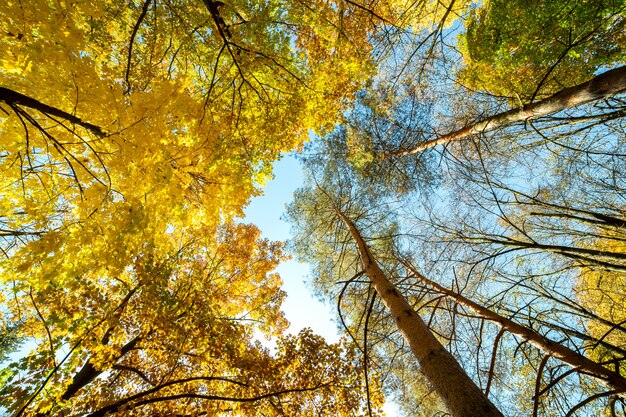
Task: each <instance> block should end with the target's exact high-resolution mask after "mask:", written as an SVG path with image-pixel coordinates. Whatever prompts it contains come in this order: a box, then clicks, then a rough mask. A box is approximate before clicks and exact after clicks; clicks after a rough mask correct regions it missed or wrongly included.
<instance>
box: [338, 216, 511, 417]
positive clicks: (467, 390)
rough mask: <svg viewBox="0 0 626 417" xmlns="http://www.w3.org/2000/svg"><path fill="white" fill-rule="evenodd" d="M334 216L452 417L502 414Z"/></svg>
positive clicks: (364, 247) (353, 233)
mask: <svg viewBox="0 0 626 417" xmlns="http://www.w3.org/2000/svg"><path fill="white" fill-rule="evenodd" d="M335 211H336V213H337V215H338V216H339V217H340V218H341V220H342V221H343V222H344V223H345V225H346V226H347V227H348V229H349V230H350V235H351V236H352V239H353V240H354V242H355V243H356V245H357V248H358V251H359V254H360V256H361V261H362V263H363V268H364V270H365V273H366V275H367V276H368V277H369V279H370V281H371V283H372V285H373V286H374V288H375V290H376V293H377V294H378V296H379V297H380V298H381V299H382V300H383V303H384V304H385V306H386V307H387V309H388V310H389V312H390V313H391V315H392V316H393V318H394V320H395V322H396V325H397V326H398V329H399V330H400V332H401V333H402V335H403V336H404V338H405V340H406V341H407V342H408V344H409V346H410V348H411V351H412V352H413V354H414V355H415V357H416V358H417V360H418V362H419V364H420V367H421V369H422V372H423V374H424V376H425V377H426V378H427V379H428V381H429V382H430V384H431V385H432V386H433V388H434V389H435V390H436V391H437V392H438V393H439V395H440V396H441V398H442V400H443V401H444V403H445V404H446V406H447V407H448V410H449V411H450V413H452V415H453V416H455V417H479V416H480V417H502V416H503V415H502V413H500V411H499V410H498V409H497V408H496V407H495V406H494V405H493V404H492V403H491V401H489V399H488V398H487V396H486V395H485V394H484V393H483V392H482V391H481V389H480V388H479V387H478V386H477V385H476V384H475V383H474V381H472V379H471V378H470V377H469V376H468V375H467V373H465V371H464V370H463V368H462V367H461V366H460V365H459V363H458V362H457V361H456V359H455V358H454V357H453V356H452V355H451V354H450V353H449V352H448V351H447V350H446V349H445V348H444V347H443V346H442V345H441V343H440V342H439V341H438V340H437V338H435V336H434V335H433V334H432V332H431V331H430V330H429V329H428V326H426V323H424V321H423V320H422V319H421V318H420V316H419V315H418V314H417V313H416V312H415V310H414V309H413V308H412V307H411V305H410V304H409V303H408V302H407V300H406V299H405V298H404V297H403V296H402V295H401V294H400V293H399V292H398V290H397V289H396V288H395V286H394V285H393V284H392V283H391V282H390V281H389V279H388V278H387V276H386V275H385V273H384V272H383V271H382V269H381V268H380V266H378V263H377V262H376V260H375V259H374V257H373V256H372V255H371V253H370V249H369V247H368V245H367V243H366V242H365V241H364V240H363V238H362V237H361V234H360V233H359V231H358V229H357V228H356V226H355V225H354V223H352V221H351V220H350V219H348V218H347V217H346V216H345V215H344V214H343V213H342V212H341V211H339V210H335Z"/></svg>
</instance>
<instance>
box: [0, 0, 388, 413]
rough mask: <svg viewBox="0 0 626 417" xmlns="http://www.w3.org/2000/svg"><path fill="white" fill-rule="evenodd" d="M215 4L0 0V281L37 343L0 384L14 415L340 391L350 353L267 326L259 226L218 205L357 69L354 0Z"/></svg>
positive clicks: (325, 118)
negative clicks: (258, 336) (257, 335)
mask: <svg viewBox="0 0 626 417" xmlns="http://www.w3.org/2000/svg"><path fill="white" fill-rule="evenodd" d="M217 3H218V2H211V1H206V2H203V1H201V0H171V1H167V2H157V1H150V0H145V1H142V2H138V3H137V2H134V1H128V2H118V1H110V0H100V1H95V2H94V1H86V0H77V1H72V2H66V1H48V0H33V1H28V2H20V1H13V0H10V1H5V2H1V4H0V49H1V50H2V51H3V54H2V56H0V87H1V88H2V90H0V143H2V148H1V149H2V150H1V151H0V190H1V193H0V229H1V230H2V233H0V239H2V241H1V242H0V248H1V249H2V251H3V258H2V260H1V261H0V285H1V286H2V288H3V290H4V292H5V293H6V297H5V299H4V302H3V311H6V312H7V317H8V319H9V320H12V321H14V322H19V323H20V324H21V336H23V337H24V338H26V339H29V340H34V341H36V343H37V347H36V348H35V349H34V350H33V351H32V352H31V353H30V354H29V355H28V356H27V357H25V358H24V359H23V360H21V361H20V362H19V363H17V364H15V365H14V366H12V367H11V375H10V377H9V381H10V383H8V384H7V385H6V386H5V387H4V389H3V391H2V397H3V402H2V403H1V404H0V405H2V406H4V407H8V408H9V409H10V410H11V411H14V412H16V414H17V415H29V414H37V413H39V414H43V415H46V414H58V413H63V414H64V415H72V414H76V415H84V414H89V413H94V415H99V414H97V413H98V412H100V413H104V411H103V410H105V411H106V410H108V411H109V412H112V413H115V412H123V413H124V414H125V415H131V414H132V413H135V414H136V415H145V413H148V414H151V413H152V414H154V415H171V414H185V413H197V412H199V410H202V411H204V412H206V413H207V414H209V415H214V414H219V413H220V412H224V413H232V412H234V413H235V414H237V415H279V414H280V415H282V414H281V413H287V414H292V413H300V414H301V415H313V414H315V415H317V414H324V413H326V414H327V415H329V414H328V413H329V411H328V410H333V411H332V413H333V415H340V414H342V413H343V414H345V415H354V414H356V413H358V412H359V410H360V408H361V406H362V390H361V388H362V387H361V386H360V383H359V382H358V380H357V379H356V377H357V372H356V371H355V369H354V363H353V362H354V360H353V359H352V356H351V355H352V354H351V353H350V352H348V351H346V350H345V349H344V348H343V347H341V346H338V345H328V344H326V343H325V342H324V341H323V340H321V339H319V338H316V337H315V336H313V335H311V334H309V333H306V332H305V333H304V334H302V335H300V336H298V337H297V338H287V339H285V338H284V337H283V336H281V335H282V332H283V330H284V328H285V324H286V321H285V318H284V317H283V315H282V313H281V312H280V304H281V300H282V298H283V296H284V295H283V293H282V292H281V290H280V278H279V277H278V276H277V275H275V274H273V273H272V272H271V271H272V270H273V269H274V267H275V266H276V264H277V262H278V261H279V260H280V259H281V257H282V253H281V246H280V245H279V244H275V243H270V242H267V241H265V240H263V239H261V238H260V237H259V232H258V230H257V229H256V228H255V227H254V226H248V225H241V224H237V223H236V222H235V221H234V219H235V218H236V217H237V216H241V215H242V212H243V207H244V206H245V205H246V204H247V202H248V201H249V199H250V198H251V197H252V196H254V195H256V194H258V193H259V189H258V187H259V185H260V184H262V183H263V181H264V180H266V179H267V178H268V177H269V175H270V173H271V162H272V161H274V160H276V159H277V158H278V157H279V156H280V154H281V152H284V151H286V150H292V149H295V148H297V147H298V146H299V145H300V144H301V143H302V142H303V141H304V140H306V139H307V138H308V134H309V131H310V130H312V129H313V130H320V129H324V128H328V127H330V126H332V125H333V124H334V123H335V121H336V120H338V118H339V116H340V114H341V111H342V110H343V108H344V107H345V105H346V103H347V102H348V100H349V99H350V98H351V97H352V95H353V93H354V92H355V91H356V90H357V89H358V88H360V86H361V85H362V84H363V82H364V80H365V79H366V78H367V76H369V75H370V74H371V72H372V65H371V63H370V61H369V51H370V50H371V46H370V45H369V31H368V29H367V28H368V27H369V26H368V24H366V23H367V22H369V19H370V15H369V14H368V13H367V12H366V11H364V10H362V9H361V8H358V7H350V8H347V7H346V4H345V3H344V2H333V1H327V2H323V1H322V2H313V3H312V4H310V5H309V4H304V3H301V2H293V3H291V2H287V3H285V2H279V1H276V2H261V3H251V2H244V1H235V2H230V3H229V4H228V5H222V6H220V7H218V5H217ZM209 6H212V7H214V8H217V9H218V12H217V13H218V14H215V12H211V11H210V10H209V9H210V7H209ZM7 89H9V90H11V91H13V92H16V93H19V94H23V95H25V96H28V98H29V100H30V102H29V103H25V102H24V101H23V100H22V101H19V100H18V101H15V100H14V99H13V98H11V97H10V95H9V94H8V93H7V92H6V91H8V90H7ZM33 103H35V104H33ZM50 107H52V108H54V109H56V110H52V111H50ZM63 114H64V115H63ZM72 118H74V119H72ZM75 119H79V121H77V120H75ZM257 330H260V331H262V332H264V333H265V334H268V335H274V336H277V337H280V338H281V340H283V342H282V343H284V344H283V345H281V346H282V347H281V349H282V350H281V349H279V352H278V353H276V354H275V355H272V354H270V353H269V352H268V351H267V350H265V349H263V348H262V347H261V346H259V345H258V344H256V343H255V342H254V341H253V336H252V335H253V334H254V332H255V331H257ZM81 375H88V376H90V377H89V378H87V379H83V380H82V382H80V381H81V379H80V376H81ZM190 378H191V379H190ZM194 378H196V379H194ZM79 382H80V383H79ZM313 388H315V389H316V391H309V389H313ZM294 390H295V391H294ZM298 390H299V391H298ZM283 391H285V393H284V394H281V395H277V396H267V395H268V394H272V393H277V392H283ZM300 391H301V392H300ZM298 392H300V394H298ZM298 395H302V396H304V397H303V398H307V399H306V400H297V401H296V400H295V398H296V396H298ZM176 396H179V397H176ZM159 398H161V399H159ZM163 398H165V399H163ZM173 398H178V399H179V400H177V401H175V400H173ZM182 398H184V400H180V399H182ZM220 398H227V399H230V400H229V401H227V402H223V401H215V400H219V399H220ZM252 399H256V400H257V401H256V402H254V404H255V405H254V406H250V405H249V403H248V400H252ZM381 401H382V400H380V399H378V400H376V399H375V401H374V403H375V404H374V405H375V407H376V406H377V405H378V404H380V402H381ZM259 402H260V404H258V403H259ZM107 407H109V408H108V409H107ZM148 408H149V409H150V411H146V410H147V409H148ZM98 410H100V411H98ZM233 410H234V411H233ZM335 410H337V414H335Z"/></svg>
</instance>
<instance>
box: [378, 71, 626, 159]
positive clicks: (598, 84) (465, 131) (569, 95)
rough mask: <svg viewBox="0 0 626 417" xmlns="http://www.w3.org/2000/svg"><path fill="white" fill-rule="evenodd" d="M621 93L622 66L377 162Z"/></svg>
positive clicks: (625, 74)
mask: <svg viewBox="0 0 626 417" xmlns="http://www.w3.org/2000/svg"><path fill="white" fill-rule="evenodd" d="M623 91H626V66H623V67H619V68H615V69H612V70H610V71H607V72H605V73H602V74H600V75H598V76H596V77H594V78H592V79H591V80H589V81H587V82H585V83H582V84H579V85H575V86H573V87H569V88H565V89H563V90H561V91H559V92H558V93H555V94H554V95H552V96H550V97H548V98H546V99H544V100H540V101H537V102H535V103H530V104H527V105H525V106H524V107H522V108H517V109H511V110H508V111H505V112H503V113H498V114H495V115H493V116H490V117H487V118H485V119H483V120H481V121H479V122H477V123H474V124H472V125H469V126H466V127H464V128H462V129H458V130H455V131H453V132H450V133H447V134H445V135H443V136H439V137H438V138H435V139H431V140H428V141H426V142H423V143H421V144H419V145H417V146H415V147H414V148H411V149H406V150H402V151H397V152H389V153H385V154H380V155H379V158H382V159H385V158H391V157H400V156H406V155H412V154H416V153H419V152H422V151H425V150H427V149H430V148H434V147H435V146H437V145H443V144H446V143H448V142H453V141H457V140H460V139H464V138H466V137H468V136H470V135H476V134H480V133H484V132H489V131H492V130H495V129H498V128H501V127H505V126H508V125H511V124H513V123H516V122H523V121H526V120H532V119H536V118H539V117H543V116H548V115H550V114H553V113H557V112H560V111H562V110H566V109H569V108H572V107H576V106H579V105H581V104H585V103H589V102H591V101H595V100H599V99H602V98H606V97H610V96H613V95H615V94H618V93H621V92H623Z"/></svg>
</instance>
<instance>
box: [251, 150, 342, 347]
mask: <svg viewBox="0 0 626 417" xmlns="http://www.w3.org/2000/svg"><path fill="white" fill-rule="evenodd" d="M302 182H303V175H302V168H301V167H300V164H299V163H298V161H297V160H296V159H295V157H294V156H293V155H292V154H288V155H286V156H285V157H284V158H283V159H281V160H280V161H278V162H277V163H275V164H274V179H273V180H271V181H269V182H268V183H267V184H266V186H265V187H264V189H263V195H262V196H260V197H257V198H254V199H253V200H252V203H251V204H250V205H249V206H248V207H247V208H246V210H245V214H246V218H245V220H244V221H245V222H248V223H253V224H255V225H256V226H258V227H259V229H261V231H262V232H263V236H264V237H266V238H268V239H271V240H281V241H285V240H287V239H289V238H290V233H289V228H290V226H289V223H287V222H286V221H284V220H282V219H281V216H282V215H283V213H284V212H285V205H286V204H287V203H289V202H290V201H291V199H292V196H293V192H294V191H295V190H296V189H297V188H298V187H300V186H301V184H302ZM277 272H278V273H279V274H280V276H281V277H282V279H283V282H284V286H283V289H284V290H285V291H286V292H287V299H286V300H285V302H284V304H283V311H284V312H285V315H286V317H287V319H288V320H289V322H290V323H291V327H290V328H289V331H290V332H291V333H298V332H299V331H300V330H301V329H303V328H305V327H311V328H312V329H313V330H314V331H315V333H317V334H320V335H321V336H324V338H326V340H328V341H329V342H337V341H338V340H339V335H338V332H337V325H336V323H335V322H334V321H333V317H334V313H333V310H334V306H332V305H330V304H328V305H327V304H324V303H322V302H320V301H319V300H318V299H317V298H316V297H315V296H314V295H313V293H312V290H311V289H310V286H308V285H307V284H305V281H306V279H307V276H308V273H309V269H308V266H307V265H305V264H301V263H298V262H296V261H293V260H292V261H288V262H284V263H282V264H281V265H280V266H279V267H278V269H277Z"/></svg>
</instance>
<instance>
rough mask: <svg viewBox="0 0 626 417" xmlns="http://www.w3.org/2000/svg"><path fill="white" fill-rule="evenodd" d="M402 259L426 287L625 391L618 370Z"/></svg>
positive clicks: (563, 360) (543, 350)
mask: <svg viewBox="0 0 626 417" xmlns="http://www.w3.org/2000/svg"><path fill="white" fill-rule="evenodd" d="M401 262H402V264H403V265H404V266H405V267H406V268H407V269H408V270H410V271H411V272H412V273H413V275H414V276H415V277H416V278H417V279H418V280H420V281H421V282H422V283H423V284H425V285H426V286H428V287H430V288H433V289H434V290H435V291H437V292H439V293H441V294H445V295H446V296H448V297H450V298H452V299H453V300H455V301H456V302H458V303H459V304H462V305H464V306H466V307H468V308H470V309H472V310H474V312H475V313H476V314H477V315H478V316H480V317H482V318H485V319H487V320H490V321H493V322H495V323H497V324H498V325H499V326H500V327H502V328H503V329H505V330H506V331H508V332H510V333H513V334H514V335H516V336H519V337H521V338H522V339H524V340H527V341H528V342H529V343H530V344H531V345H533V346H535V347H536V348H538V349H539V350H541V351H542V352H544V353H545V354H546V355H550V356H552V357H554V358H557V359H559V360H561V361H562V362H564V363H566V364H568V365H570V366H571V367H572V368H575V369H576V370H578V371H580V372H582V373H585V374H588V375H591V376H592V377H594V378H596V379H598V380H600V382H602V383H604V384H608V385H610V386H611V388H613V389H615V390H618V391H622V392H626V379H625V378H624V377H623V376H621V375H620V374H619V373H617V372H613V371H611V370H609V369H607V368H605V367H604V366H602V365H600V364H598V363H596V362H594V361H592V360H591V359H588V358H586V357H585V356H583V355H581V354H580V353H578V352H575V351H574V350H572V349H570V348H568V347H566V346H563V345H562V344H560V343H557V342H555V341H553V340H550V339H548V338H547V337H545V336H542V335H540V334H539V333H537V332H535V331H534V330H531V329H529V328H527V327H525V326H522V325H520V324H517V323H515V322H514V321H513V320H510V319H508V318H506V317H503V316H501V315H499V314H498V313H495V312H493V311H491V310H489V309H488V308H486V307H483V306H481V305H480V304H478V303H476V302H474V301H472V300H470V299H468V298H466V297H464V296H462V295H461V294H458V293H456V292H454V291H451V290H449V289H447V288H445V287H443V286H441V285H439V284H437V283H436V282H434V281H431V280H429V279H428V278H426V277H425V276H423V275H422V274H420V273H419V272H417V271H416V270H415V268H413V267H412V266H410V265H409V264H408V263H406V262H404V261H401Z"/></svg>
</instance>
